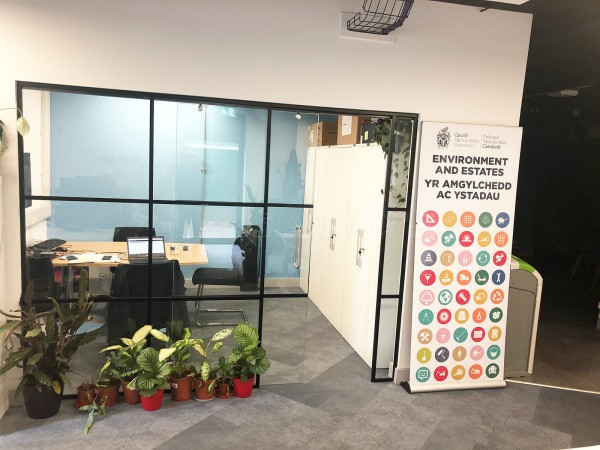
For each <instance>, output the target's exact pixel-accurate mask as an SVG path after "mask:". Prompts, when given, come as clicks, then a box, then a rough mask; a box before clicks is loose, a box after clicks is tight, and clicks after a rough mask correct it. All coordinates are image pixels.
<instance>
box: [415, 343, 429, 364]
mask: <svg viewBox="0 0 600 450" xmlns="http://www.w3.org/2000/svg"><path fill="white" fill-rule="evenodd" d="M430 359H431V350H429V349H428V348H427V347H423V348H421V349H419V351H417V361H419V362H420V363H422V364H425V363H428V362H429V360H430Z"/></svg>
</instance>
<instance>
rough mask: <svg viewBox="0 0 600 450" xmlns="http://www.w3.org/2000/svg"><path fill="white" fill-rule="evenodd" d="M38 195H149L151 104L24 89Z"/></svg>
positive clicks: (29, 178)
mask: <svg viewBox="0 0 600 450" xmlns="http://www.w3.org/2000/svg"><path fill="white" fill-rule="evenodd" d="M23 109H24V114H25V115H26V116H27V119H28V120H31V121H32V123H31V125H32V129H35V130H37V133H31V136H28V138H27V139H26V140H25V154H26V157H25V158H26V162H27V161H30V162H29V166H27V164H26V169H27V168H28V167H29V173H26V174H25V175H26V184H27V183H30V184H31V192H32V193H33V194H34V195H46V194H48V191H49V192H50V194H51V195H57V196H86V197H116V198H147V197H148V154H149V153H148V149H149V131H150V126H149V118H150V102H149V101H148V100H139V99H131V98H119V97H105V96H99V95H86V94H70V93H63V92H40V91H34V90H25V91H23Z"/></svg>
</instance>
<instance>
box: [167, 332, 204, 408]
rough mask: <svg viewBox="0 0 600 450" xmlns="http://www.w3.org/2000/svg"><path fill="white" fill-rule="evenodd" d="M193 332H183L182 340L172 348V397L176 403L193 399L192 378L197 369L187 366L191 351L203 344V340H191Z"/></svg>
mask: <svg viewBox="0 0 600 450" xmlns="http://www.w3.org/2000/svg"><path fill="white" fill-rule="evenodd" d="M191 337H192V332H191V331H190V329H189V328H185V329H184V330H183V337H182V339H180V340H178V341H176V342H174V343H173V344H172V345H171V348H173V349H174V351H173V353H172V354H171V369H172V371H171V379H170V382H171V395H172V398H173V400H174V401H176V402H187V401H188V400H190V399H191V398H192V376H193V375H194V373H195V372H196V369H195V367H194V366H192V365H188V364H187V360H188V359H189V358H190V356H191V354H190V350H191V349H192V348H193V347H194V346H196V345H199V344H200V342H202V340H201V339H191Z"/></svg>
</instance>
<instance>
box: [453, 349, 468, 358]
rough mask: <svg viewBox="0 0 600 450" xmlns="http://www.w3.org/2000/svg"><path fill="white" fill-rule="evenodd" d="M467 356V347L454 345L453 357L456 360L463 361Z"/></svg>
mask: <svg viewBox="0 0 600 450" xmlns="http://www.w3.org/2000/svg"><path fill="white" fill-rule="evenodd" d="M466 357H467V349H466V348H464V347H463V346H462V345H459V346H457V347H454V350H452V358H454V361H462V360H463V359H465V358H466Z"/></svg>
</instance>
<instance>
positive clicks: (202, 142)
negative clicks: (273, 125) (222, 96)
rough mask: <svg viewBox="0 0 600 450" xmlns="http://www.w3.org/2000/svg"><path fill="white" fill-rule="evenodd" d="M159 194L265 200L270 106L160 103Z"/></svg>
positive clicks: (157, 124)
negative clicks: (244, 106)
mask: <svg viewBox="0 0 600 450" xmlns="http://www.w3.org/2000/svg"><path fill="white" fill-rule="evenodd" d="M154 118H155V120H154V136H155V139H154V197H155V198H156V199H162V200H210V201H227V202H242V201H246V202H262V201H263V200H264V186H265V185H264V178H265V157H266V145H267V111H266V109H257V108H242V107H237V106H236V107H231V106H219V105H202V104H200V105H199V104H198V103H176V102H165V101H157V102H155V110H154Z"/></svg>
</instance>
